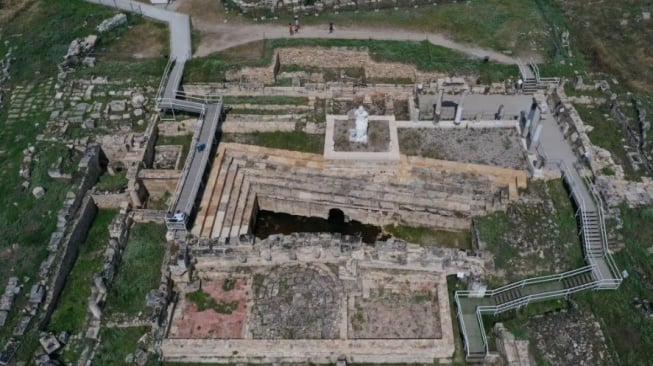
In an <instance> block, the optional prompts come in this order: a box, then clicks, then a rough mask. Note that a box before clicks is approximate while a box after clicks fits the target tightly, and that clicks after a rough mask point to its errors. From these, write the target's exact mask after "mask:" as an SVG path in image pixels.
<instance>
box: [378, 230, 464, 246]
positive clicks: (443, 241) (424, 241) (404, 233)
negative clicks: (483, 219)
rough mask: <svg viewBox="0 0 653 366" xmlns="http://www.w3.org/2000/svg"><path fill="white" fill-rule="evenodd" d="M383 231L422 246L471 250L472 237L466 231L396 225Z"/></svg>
mask: <svg viewBox="0 0 653 366" xmlns="http://www.w3.org/2000/svg"><path fill="white" fill-rule="evenodd" d="M383 229H384V230H385V231H386V232H388V233H390V234H392V236H394V237H396V238H399V239H402V240H406V241H407V242H410V243H415V244H420V245H424V246H434V247H445V248H459V249H463V250H467V249H471V248H472V236H471V233H470V232H469V231H467V230H465V231H447V230H436V229H430V228H426V227H413V226H406V225H397V224H393V225H386V226H384V227H383Z"/></svg>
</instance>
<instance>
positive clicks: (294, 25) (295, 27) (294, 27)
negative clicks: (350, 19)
mask: <svg viewBox="0 0 653 366" xmlns="http://www.w3.org/2000/svg"><path fill="white" fill-rule="evenodd" d="M299 28H300V25H299V17H297V16H295V19H294V20H293V21H292V22H290V23H288V31H289V33H290V35H291V36H292V35H294V34H295V33H299ZM329 33H333V22H329Z"/></svg>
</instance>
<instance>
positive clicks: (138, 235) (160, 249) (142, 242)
mask: <svg viewBox="0 0 653 366" xmlns="http://www.w3.org/2000/svg"><path fill="white" fill-rule="evenodd" d="M165 233H166V227H165V225H164V224H156V223H144V224H140V223H139V224H134V225H133V226H132V227H131V229H130V230H129V239H128V241H127V247H126V248H125V252H124V254H123V256H122V262H121V264H120V268H119V269H118V275H117V276H116V280H115V282H114V284H113V286H112V287H111V290H110V291H109V295H108V297H107V308H106V312H107V313H109V314H115V313H122V314H125V315H128V316H134V315H136V314H138V313H139V312H141V311H143V310H144V308H145V296H146V295H147V293H148V292H149V291H150V290H151V289H155V288H157V287H158V285H159V280H160V278H161V264H162V262H163V255H164V252H165V247H164V245H163V243H165Z"/></svg>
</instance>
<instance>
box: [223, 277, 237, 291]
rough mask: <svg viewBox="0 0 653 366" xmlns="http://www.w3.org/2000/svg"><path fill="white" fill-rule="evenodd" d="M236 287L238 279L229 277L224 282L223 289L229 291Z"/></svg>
mask: <svg viewBox="0 0 653 366" xmlns="http://www.w3.org/2000/svg"><path fill="white" fill-rule="evenodd" d="M235 287H236V279H234V278H227V279H225V280H224V282H222V291H225V292H229V291H231V290H233V289H234V288H235Z"/></svg>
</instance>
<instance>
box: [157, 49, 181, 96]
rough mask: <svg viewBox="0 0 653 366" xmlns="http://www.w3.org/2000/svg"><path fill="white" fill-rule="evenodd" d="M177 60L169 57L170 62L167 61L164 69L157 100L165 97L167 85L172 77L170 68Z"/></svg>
mask: <svg viewBox="0 0 653 366" xmlns="http://www.w3.org/2000/svg"><path fill="white" fill-rule="evenodd" d="M175 61H176V59H174V58H171V59H169V60H168V63H166V67H165V69H163V76H161V81H160V82H159V88H158V89H157V92H156V100H157V101H158V100H159V99H161V98H163V93H164V92H165V89H166V85H167V84H168V78H169V77H170V69H171V68H172V65H173V64H174V63H175Z"/></svg>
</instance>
